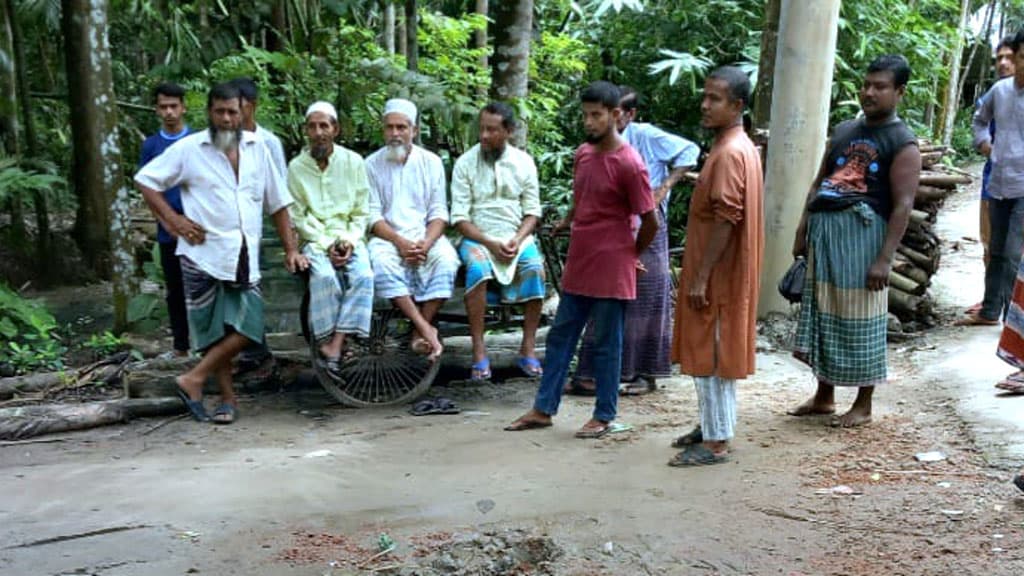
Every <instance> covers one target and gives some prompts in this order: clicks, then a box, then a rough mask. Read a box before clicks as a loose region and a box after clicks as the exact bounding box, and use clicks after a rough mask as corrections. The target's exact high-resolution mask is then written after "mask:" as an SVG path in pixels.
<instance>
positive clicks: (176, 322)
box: [139, 82, 189, 356]
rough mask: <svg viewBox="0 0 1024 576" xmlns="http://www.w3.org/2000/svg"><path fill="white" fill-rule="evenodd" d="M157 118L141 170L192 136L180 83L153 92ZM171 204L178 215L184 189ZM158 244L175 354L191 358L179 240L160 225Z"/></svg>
mask: <svg viewBox="0 0 1024 576" xmlns="http://www.w3.org/2000/svg"><path fill="white" fill-rule="evenodd" d="M153 100H154V107H155V109H156V115H157V116H158V117H159V118H160V131H158V132H157V133H156V134H153V135H152V136H150V137H148V138H146V141H145V142H143V143H142V154H141V158H140V159H139V167H140V168H141V167H143V166H145V165H146V164H148V163H149V161H150V160H152V159H153V158H156V157H157V156H159V155H161V154H163V152H164V150H167V149H168V148H169V147H170V146H171V145H172V144H174V143H175V142H177V141H178V140H180V139H182V138H184V137H185V136H187V135H188V134H189V128H188V126H187V125H186V124H185V89H184V88H182V87H181V86H179V85H177V84H173V83H170V82H165V83H163V84H160V85H159V86H157V87H156V88H155V89H154V90H153ZM164 198H166V199H167V203H168V204H170V205H171V207H172V208H174V210H175V212H177V213H178V214H183V213H184V211H183V209H182V207H181V189H180V188H178V187H174V188H171V189H169V190H167V191H166V192H164ZM156 239H157V243H158V244H159V245H160V265H161V266H162V267H163V270H164V281H165V282H166V285H167V298H166V299H167V315H168V316H169V317H170V322H171V333H172V334H173V335H174V355H175V356H186V355H188V319H187V317H186V314H185V290H184V287H183V286H182V282H181V263H180V262H179V261H178V257H177V256H176V255H175V254H174V251H175V249H176V248H177V246H178V239H177V238H175V237H174V236H172V235H171V234H170V233H169V232H168V231H167V229H166V228H164V226H163V223H161V222H157V229H156Z"/></svg>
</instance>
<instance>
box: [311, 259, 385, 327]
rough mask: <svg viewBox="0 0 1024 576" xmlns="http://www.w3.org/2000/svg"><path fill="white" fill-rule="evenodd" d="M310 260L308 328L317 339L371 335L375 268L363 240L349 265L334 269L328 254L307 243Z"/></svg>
mask: <svg viewBox="0 0 1024 576" xmlns="http://www.w3.org/2000/svg"><path fill="white" fill-rule="evenodd" d="M302 254H303V255H305V256H306V258H307V259H308V260H309V272H310V274H309V327H310V330H311V331H312V332H313V337H314V339H315V340H316V341H317V342H322V341H324V340H326V339H328V338H330V337H332V336H334V334H335V333H340V334H356V335H359V336H363V337H366V336H369V335H370V323H371V321H372V318H373V271H372V270H370V259H369V256H368V254H367V251H366V247H365V245H364V244H363V243H362V241H359V242H357V243H356V245H355V247H354V248H353V249H352V258H351V259H350V260H349V262H348V264H346V265H345V266H343V267H342V268H340V269H338V270H335V269H334V266H333V265H332V264H331V260H330V258H328V256H327V254H326V253H325V252H324V251H323V250H321V249H320V248H317V247H316V246H314V245H313V244H306V245H305V246H303V248H302Z"/></svg>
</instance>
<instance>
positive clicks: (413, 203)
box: [366, 98, 459, 360]
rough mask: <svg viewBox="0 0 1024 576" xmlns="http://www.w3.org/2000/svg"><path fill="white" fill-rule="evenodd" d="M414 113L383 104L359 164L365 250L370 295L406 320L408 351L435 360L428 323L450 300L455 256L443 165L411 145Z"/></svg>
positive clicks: (407, 105)
mask: <svg viewBox="0 0 1024 576" xmlns="http://www.w3.org/2000/svg"><path fill="white" fill-rule="evenodd" d="M416 116H417V112H416V105H415V104H413V103H412V102H410V101H408V100H404V99H401V98H394V99H391V100H388V101H387V103H386V104H385V105H384V141H385V146H384V147H383V148H381V149H380V150H378V151H377V152H374V153H373V154H371V155H370V156H369V157H368V158H367V159H366V175H367V177H368V178H369V181H370V217H369V223H370V224H369V227H370V232H371V233H372V234H373V236H374V237H373V238H371V239H370V241H369V243H368V244H367V248H368V249H369V252H370V260H371V263H372V265H373V279H374V290H375V292H376V293H377V295H378V296H380V297H381V298H387V299H388V300H391V302H392V303H393V304H394V305H395V306H396V307H397V308H398V309H400V310H401V311H402V312H403V313H404V314H405V315H406V317H407V318H409V320H410V321H411V322H412V324H413V329H414V333H413V339H412V349H413V350H414V351H416V352H418V353H420V354H426V355H428V356H429V357H430V358H431V359H432V360H435V359H437V357H438V356H440V354H441V349H442V347H441V341H440V339H439V338H438V336H437V329H436V328H434V327H433V326H432V325H431V321H432V320H433V318H434V315H435V314H437V311H438V310H439V309H440V308H441V305H442V304H444V301H445V300H447V299H448V298H449V297H451V295H452V288H453V287H454V285H455V273H456V272H457V271H458V269H459V256H458V254H456V253H455V248H453V247H452V245H451V242H449V241H448V239H447V238H445V237H444V229H445V227H446V226H447V225H448V206H447V204H446V195H445V175H444V165H443V164H442V163H441V159H440V158H439V157H438V156H437V155H436V154H434V153H432V152H429V151H427V150H424V149H423V148H421V147H419V146H416V145H415V144H413V142H412V140H413V138H414V137H415V136H416V133H417V131H418V129H417V126H416V120H417V118H416Z"/></svg>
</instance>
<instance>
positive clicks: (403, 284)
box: [366, 236, 459, 302]
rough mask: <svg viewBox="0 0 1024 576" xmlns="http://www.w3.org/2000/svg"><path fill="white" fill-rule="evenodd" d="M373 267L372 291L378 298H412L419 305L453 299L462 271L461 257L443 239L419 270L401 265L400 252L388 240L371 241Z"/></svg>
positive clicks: (370, 249)
mask: <svg viewBox="0 0 1024 576" xmlns="http://www.w3.org/2000/svg"><path fill="white" fill-rule="evenodd" d="M366 247H367V249H368V250H369V252H370V262H371V265H372V266H373V287H374V290H375V292H376V294H377V297H378V298H386V299H388V300H390V299H392V298H400V297H402V296H412V299H413V300H415V301H416V302H426V301H428V300H438V299H441V300H444V299H447V298H450V297H451V295H452V290H453V289H454V288H455V274H456V273H457V272H458V271H459V255H458V254H456V253H455V248H454V247H452V244H451V242H449V241H448V239H447V238H445V237H444V236H441V237H440V238H438V239H437V242H434V245H433V246H431V247H430V251H429V252H427V260H426V261H425V262H422V263H420V264H419V265H417V266H409V265H407V264H406V263H405V262H403V261H402V257H401V255H399V253H398V248H395V245H394V244H392V243H391V242H388V241H387V240H383V239H381V238H371V239H370V241H369V242H368V243H367V245H366Z"/></svg>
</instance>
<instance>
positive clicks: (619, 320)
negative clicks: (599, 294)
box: [533, 293, 626, 422]
mask: <svg viewBox="0 0 1024 576" xmlns="http://www.w3.org/2000/svg"><path fill="white" fill-rule="evenodd" d="M625 310H626V301H625V300H619V299H616V298H591V297H589V296H579V295H576V294H569V293H562V297H561V300H559V302H558V312H556V313H555V320H554V322H553V323H552V324H551V328H550V329H549V330H548V336H547V339H546V340H545V345H544V375H543V376H542V377H541V380H540V388H539V389H538V390H537V397H536V398H535V399H534V402H533V407H534V409H536V410H538V411H540V412H543V413H544V414H548V415H551V416H553V415H555V414H556V413H557V412H558V405H559V403H560V402H561V400H562V387H563V385H564V384H565V380H566V378H567V377H568V376H569V364H570V363H571V362H572V359H573V357H574V356H575V355H576V346H577V344H579V340H580V334H582V333H583V328H584V327H586V325H587V322H588V321H589V320H591V319H593V322H594V326H593V330H594V346H593V349H592V353H593V356H592V358H593V361H592V367H593V371H594V376H595V382H596V385H597V398H596V403H595V405H594V419H595V420H601V421H602V422H611V421H612V420H614V419H615V412H616V410H617V408H618V402H619V375H620V372H621V371H622V330H623V324H624V323H625Z"/></svg>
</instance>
